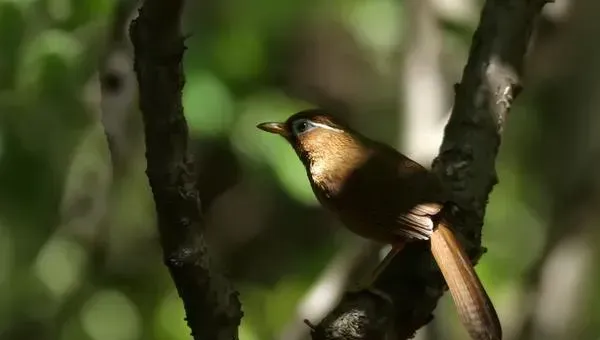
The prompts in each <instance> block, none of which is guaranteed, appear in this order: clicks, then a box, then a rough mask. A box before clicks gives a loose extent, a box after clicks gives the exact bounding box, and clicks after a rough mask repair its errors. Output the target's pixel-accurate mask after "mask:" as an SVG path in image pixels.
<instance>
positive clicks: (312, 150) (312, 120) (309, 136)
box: [257, 109, 361, 166]
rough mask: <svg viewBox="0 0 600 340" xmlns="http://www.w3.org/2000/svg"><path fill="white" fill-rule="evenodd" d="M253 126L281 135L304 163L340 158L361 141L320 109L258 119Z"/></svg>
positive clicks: (338, 159)
mask: <svg viewBox="0 0 600 340" xmlns="http://www.w3.org/2000/svg"><path fill="white" fill-rule="evenodd" d="M257 127H258V128H259V129H261V130H264V131H267V132H271V133H275V134H278V135H280V136H282V137H284V138H285V139H286V140H287V141H288V142H289V143H290V144H291V146H292V147H293V148H294V150H295V151H296V153H297V154H298V156H299V157H300V159H301V160H302V162H303V163H304V164H305V165H306V166H310V165H314V164H315V163H320V164H321V165H324V164H323V163H328V162H329V163H333V162H343V161H344V160H347V159H348V157H351V156H352V151H353V150H356V149H357V147H358V146H360V145H361V143H360V142H359V140H358V139H357V137H356V136H355V134H354V133H353V132H352V130H350V128H349V127H348V126H347V125H345V124H344V123H342V122H341V121H340V120H338V119H336V118H334V117H333V116H332V115H330V114H328V113H326V112H325V111H324V110H320V109H311V110H305V111H301V112H298V113H296V114H294V115H292V116H291V117H289V118H288V119H287V120H286V121H285V122H268V123H261V124H258V125H257ZM332 165H333V164H332Z"/></svg>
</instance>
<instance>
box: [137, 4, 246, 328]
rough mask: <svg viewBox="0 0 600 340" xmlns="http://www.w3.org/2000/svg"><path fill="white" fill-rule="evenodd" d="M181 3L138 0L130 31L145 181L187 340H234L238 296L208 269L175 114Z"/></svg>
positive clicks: (184, 141)
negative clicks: (182, 308) (180, 303)
mask: <svg viewBox="0 0 600 340" xmlns="http://www.w3.org/2000/svg"><path fill="white" fill-rule="evenodd" d="M183 3H184V1H183V0H170V1H162V0H146V1H145V2H144V4H143V6H142V8H141V9H140V11H139V16H138V18H136V19H135V20H134V21H133V22H132V24H131V27H130V32H129V33H130V37H131V41H132V43H133V46H134V69H135V72H136V75H137V81H138V85H139V90H140V99H139V104H140V109H141V111H142V115H143V120H144V128H145V134H146V159H147V170H146V173H147V175H148V179H149V181H150V186H151V188H152V193H153V195H154V201H155V204H156V212H157V219H158V228H159V233H160V241H161V245H162V249H163V254H164V261H165V264H166V265H167V267H168V268H169V271H170V273H171V277H172V279H173V281H174V283H175V286H176V288H177V291H178V293H179V296H180V297H181V298H182V300H183V303H184V306H185V311H186V315H187V318H186V319H187V323H188V326H189V327H190V329H191V331H192V336H193V337H194V339H196V340H199V339H222V340H226V339H227V340H231V339H237V338H238V331H237V329H238V326H239V324H240V320H241V316H242V313H241V305H240V302H239V300H238V293H237V292H235V291H234V290H233V289H232V288H231V286H230V284H229V283H228V282H227V281H226V280H225V279H224V278H223V277H221V276H220V275H218V274H217V273H216V272H215V271H214V270H213V269H212V267H211V265H210V261H209V257H208V254H207V246H206V242H205V239H204V232H203V230H204V229H203V228H204V224H203V221H202V211H201V204H200V200H199V198H198V191H197V189H196V185H195V184H196V177H195V175H194V172H195V171H194V165H193V164H194V163H193V161H192V157H191V156H190V155H189V153H188V128H187V124H186V121H185V118H184V115H183V108H182V104H181V90H182V88H183V85H184V82H185V80H184V75H183V70H182V68H183V67H182V58H183V53H184V51H185V46H184V39H183V37H182V36H181V29H180V20H181V11H182V8H183Z"/></svg>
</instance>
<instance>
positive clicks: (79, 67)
mask: <svg viewBox="0 0 600 340" xmlns="http://www.w3.org/2000/svg"><path fill="white" fill-rule="evenodd" d="M120 1H125V0H85V1H75V0H0V339H1V340H3V339H10V340H25V339H33V338H35V339H49V340H54V339H61V340H75V339H78V340H79V339H86V340H87V339H89V340H104V339H115V340H130V339H131V340H134V339H148V340H152V339H156V340H163V339H164V340H167V339H175V340H177V339H181V340H183V339H189V330H188V328H187V326H186V324H185V320H184V314H183V309H182V305H181V301H180V300H179V298H178V296H177V293H176V292H175V290H174V289H173V286H172V283H171V281H170V278H169V276H168V272H167V270H166V268H165V267H164V266H162V264H161V263H162V262H161V256H162V255H161V253H160V249H159V247H158V242H157V235H156V227H155V215H154V202H153V201H152V196H151V191H150V188H149V187H148V182H147V178H146V177H145V174H144V170H145V159H144V148H143V133H142V125H141V122H140V119H139V118H140V115H139V112H138V111H137V108H136V99H137V98H136V95H135V93H134V92H135V91H132V94H128V95H126V96H129V97H131V98H128V99H126V100H125V102H126V104H125V105H124V106H125V109H124V110H123V111H125V113H122V115H123V119H122V120H120V121H119V124H117V125H118V126H119V127H122V128H123V131H122V135H123V136H124V137H123V136H119V137H123V138H124V140H126V142H122V141H121V140H120V139H118V138H115V139H116V141H115V145H111V147H115V148H119V147H121V148H122V149H123V150H124V151H123V154H125V156H124V157H123V158H124V160H120V161H121V162H123V163H124V166H123V167H122V168H121V167H118V166H117V165H115V169H114V170H113V167H112V164H111V155H110V153H109V148H108V145H107V138H106V135H105V132H104V130H103V128H102V124H101V120H100V117H99V116H100V112H99V111H100V107H105V106H103V105H105V104H106V103H105V102H103V101H102V100H106V98H100V90H99V86H98V80H97V71H98V69H99V66H100V65H103V63H104V62H105V59H104V58H105V57H106V55H107V53H106V52H107V50H106V49H107V48H114V46H113V44H111V43H110V39H111V36H110V34H109V33H108V32H110V31H111V29H112V27H111V24H112V22H113V19H114V18H113V16H114V15H115V13H117V12H118V11H117V8H118V6H122V5H123V4H124V3H125V2H120ZM189 3H190V4H189V5H190V8H191V9H190V12H189V13H186V15H187V18H188V22H187V23H186V27H188V28H187V30H188V31H190V32H191V33H193V36H192V37H191V38H190V39H188V40H187V41H186V42H187V44H188V47H189V49H188V51H187V53H186V59H185V74H186V85H185V88H184V92H183V104H184V109H185V116H186V119H187V122H188V124H189V130H190V135H191V137H192V139H193V141H194V142H193V143H190V144H191V145H194V146H195V145H196V142H197V144H198V145H200V147H199V148H198V149H199V150H194V151H198V153H199V154H202V155H203V152H207V153H209V152H208V151H207V150H205V149H206V148H208V147H207V146H206V145H208V144H209V143H208V141H214V140H217V141H219V142H221V143H223V144H225V148H226V149H227V151H229V152H230V154H231V159H229V160H228V161H227V162H228V165H232V164H229V163H235V162H237V163H239V164H238V165H239V170H240V173H241V176H239V177H240V178H239V182H240V184H239V185H238V186H236V187H234V188H233V189H232V190H230V191H228V192H227V193H225V195H224V196H225V198H223V199H222V201H220V200H217V201H216V202H215V207H214V209H211V210H208V211H207V212H206V213H207V218H206V221H207V224H208V226H209V227H208V228H207V230H208V231H209V234H210V235H209V238H210V240H209V241H210V242H209V243H211V245H213V244H215V245H216V246H215V249H211V251H213V252H214V254H215V256H214V257H215V259H216V261H215V262H217V263H219V264H220V265H222V266H223V267H225V268H226V270H225V271H226V272H227V273H228V274H230V276H232V277H233V278H234V280H235V286H236V287H237V288H239V289H240V291H241V293H242V295H241V299H242V301H243V305H244V312H245V317H244V319H243V323H242V326H241V328H240V338H241V339H242V340H255V339H256V340H258V339H260V340H262V339H272V338H277V336H278V334H279V332H280V331H281V330H282V328H283V327H284V325H286V324H287V323H288V322H289V321H290V318H292V317H294V315H295V308H296V305H297V302H298V301H299V300H300V299H301V297H302V296H303V294H304V293H305V292H306V290H307V289H308V288H309V287H310V284H311V282H312V280H314V279H315V277H316V276H317V275H318V272H319V271H320V270H322V268H323V267H324V266H325V264H326V263H327V262H328V261H329V260H330V259H331V257H332V255H333V254H334V253H335V250H336V249H333V248H334V247H333V246H332V245H335V244H336V242H335V239H334V237H335V236H334V235H335V233H333V232H329V231H324V232H322V234H318V235H317V233H316V232H315V230H316V228H313V225H312V224H314V223H320V224H324V219H323V218H322V217H321V215H320V210H319V209H318V208H317V202H316V200H315V198H314V195H313V193H312V191H311V188H310V185H309V182H308V180H307V178H306V174H305V170H304V168H303V166H302V164H301V163H300V161H299V160H298V158H297V156H296V154H295V153H294V151H293V149H292V148H291V147H290V146H289V145H288V144H287V142H286V141H285V140H283V139H282V138H280V137H278V136H274V135H271V134H266V133H262V132H260V131H259V130H257V129H256V124H258V123H261V122H265V121H282V120H285V119H286V118H287V117H288V116H289V115H290V114H291V113H293V112H296V111H299V110H301V109H304V108H307V107H311V106H314V105H315V103H309V102H306V101H305V100H301V99H298V98H295V97H294V94H293V93H292V92H293V91H292V92H290V91H287V92H286V91H284V90H283V89H282V87H283V86H280V85H284V84H281V82H285V81H282V79H286V77H290V73H294V72H293V71H294V70H296V68H298V67H299V66H298V65H304V64H302V62H301V61H302V60H303V59H302V58H301V56H299V55H297V54H294V53H290V55H288V54H287V53H282V51H285V52H287V51H296V49H295V48H297V45H299V44H302V43H303V41H304V40H306V38H307V37H308V38H311V39H314V40H316V38H317V37H318V38H321V37H323V36H325V35H326V33H331V32H330V31H327V32H323V31H315V28H319V27H320V26H319V23H321V22H333V23H335V25H331V26H327V25H324V26H323V27H324V28H326V29H327V30H335V29H339V30H343V31H344V32H346V33H348V34H349V35H350V36H351V37H352V39H353V40H354V43H355V44H356V46H355V47H356V49H355V50H353V51H352V53H357V54H360V56H352V57H356V59H360V60H363V59H364V60H366V61H367V63H368V64H369V65H375V67H373V68H374V69H375V70H376V72H375V73H376V74H377V76H378V77H381V80H380V81H379V82H378V83H377V84H375V86H374V87H373V88H369V87H368V86H364V88H365V90H364V92H365V93H361V96H364V97H365V98H369V99H368V100H367V101H371V102H375V103H371V102H369V105H371V104H372V105H373V106H377V105H381V107H390V106H393V105H396V104H395V103H394V104H393V105H390V104H389V103H387V102H386V103H379V102H376V101H377V100H379V99H380V95H381V94H380V93H378V92H379V90H378V89H381V88H384V87H389V85H388V84H393V83H395V82H396V77H397V73H398V72H397V69H398V67H397V65H396V64H399V63H400V59H399V58H398V54H399V52H398V51H399V50H401V49H400V48H399V47H401V45H402V44H403V43H404V42H405V37H406V35H407V34H409V33H410V32H408V30H407V29H406V27H405V25H404V24H405V18H406V15H409V14H408V13H407V9H406V8H405V3H404V2H403V1H393V0H352V1H345V0H340V1H333V2H330V1H315V0H313V1H300V0H294V1H276V0H258V1H253V2H248V1H242V0H232V1H224V2H220V1H216V2H215V1H213V2H209V3H210V6H207V7H211V6H212V7H214V8H211V9H210V12H208V13H206V12H203V11H204V10H205V9H204V7H202V6H198V5H197V4H195V3H193V2H191V1H190V2H189ZM197 7H202V8H200V9H198V8H197ZM120 28H122V29H123V31H124V30H125V29H126V27H119V29H120ZM324 28H320V29H321V30H322V29H324ZM440 28H441V29H443V31H444V34H443V36H444V44H445V47H444V48H445V50H449V51H450V53H448V54H449V55H452V56H454V57H456V56H457V55H458V56H461V57H460V58H458V59H457V60H459V59H460V60H459V61H455V60H450V61H447V60H445V61H444V62H447V64H448V65H450V66H448V65H446V66H447V67H449V68H452V69H451V70H450V71H449V73H453V74H454V73H456V74H457V73H459V72H460V70H461V69H462V65H463V64H464V60H463V59H464V58H463V57H464V56H466V51H467V48H468V44H469V43H470V39H471V34H472V29H473V28H472V23H461V22H443V23H441V25H440ZM117 31H118V29H117ZM307 32H309V33H307ZM310 34H312V35H310ZM333 36H335V35H333ZM112 43H114V42H112ZM321 44H322V45H327V46H320V49H321V50H319V51H317V52H319V53H323V51H322V50H327V49H331V50H334V49H343V48H344V45H343V44H340V46H334V45H336V44H335V43H334V42H331V41H329V40H328V41H326V43H322V42H321ZM114 45H116V46H120V45H119V44H114ZM302 46H304V45H302ZM312 52H314V51H312V50H311V53H312ZM317 52H314V53H317ZM298 53H299V52H298ZM346 53H350V52H346V51H342V52H340V53H339V56H342V57H341V59H343V60H340V64H342V63H343V62H344V61H346V60H345V58H346ZM300 54H301V53H300ZM319 56H321V55H319ZM308 59H310V58H308ZM315 59H318V58H315ZM299 60H300V61H299ZM304 62H305V63H307V62H306V61H304ZM312 62H313V63H315V64H319V63H321V62H324V63H325V62H326V61H323V60H316V61H312ZM327 65H329V68H326V69H321V68H319V67H315V69H319V70H321V71H322V72H323V73H324V74H319V75H317V77H315V79H318V80H319V81H320V82H319V81H316V82H317V83H319V85H320V86H322V87H327V86H329V85H331V84H330V83H328V81H329V80H331V79H333V78H336V77H338V78H340V79H342V80H339V79H334V80H335V81H336V83H335V85H331V87H332V88H334V89H335V90H332V91H331V92H332V93H333V95H332V96H333V97H336V96H337V97H340V98H341V99H342V101H346V102H352V103H353V104H356V105H366V104H364V103H358V104H357V102H358V100H357V99H356V98H351V97H353V96H355V93H353V92H351V91H349V92H350V93H351V94H350V95H348V94H347V92H345V91H346V90H347V89H346V86H347V85H349V84H346V83H344V82H345V79H353V78H346V77H345V76H346V75H347V74H345V73H344V72H346V73H347V72H355V71H356V74H364V73H365V72H364V70H355V69H351V70H349V71H348V70H347V69H345V68H341V70H342V71H340V70H334V69H335V68H336V67H337V66H338V65H337V63H333V64H331V63H330V64H327ZM352 65H354V64H352ZM309 69H310V68H309ZM330 71H331V73H329V72H330ZM361 72H362V73H361ZM329 78H331V79H329ZM132 79H133V78H131V79H130V80H131V81H134V80H132ZM323 79H326V80H327V81H325V80H323ZM452 80H453V81H454V80H457V79H452ZM359 81H363V79H359ZM323 83H325V84H326V85H323ZM332 83H334V81H332ZM303 85H304V86H305V87H310V86H312V84H308V85H307V84H303ZM119 86H121V87H120V89H122V88H125V87H126V86H127V83H126V81H123V82H122V83H119ZM449 86H450V85H449ZM317 87H318V86H317ZM348 87H351V86H348ZM361 88H363V87H361ZM286 90H287V88H286ZM394 91H395V90H394ZM117 92H118V91H117ZM390 92H392V91H390ZM337 97H336V98H337ZM373 98H374V99H373ZM354 100H356V101H357V102H353V101H354ZM394 100H395V98H394ZM127 105H129V106H127ZM116 106H118V105H116ZM539 107H540V103H539V102H538V101H536V100H533V99H531V98H530V100H529V101H526V102H525V104H524V105H522V106H520V107H518V108H517V110H516V111H513V112H515V113H514V117H513V116H511V123H510V124H509V126H510V127H509V129H508V132H507V135H506V136H505V140H504V142H503V146H502V153H501V157H500V158H499V160H498V170H499V171H498V172H499V177H500V184H499V185H497V186H496V187H495V190H494V192H493V194H492V196H491V199H490V204H489V206H488V211H487V215H486V227H485V229H484V235H483V240H484V245H485V246H486V247H488V250H489V251H488V254H486V255H485V256H484V257H483V259H482V260H481V262H480V265H479V266H478V267H477V270H478V272H479V274H480V275H481V278H482V280H483V281H484V282H485V283H486V287H488V291H489V292H490V294H491V295H492V297H493V298H494V300H501V301H502V302H501V303H500V305H501V306H503V305H507V304H508V303H504V301H505V300H508V298H506V299H504V297H505V296H509V295H511V294H512V296H515V295H518V293H519V292H520V289H521V288H520V287H521V284H522V283H523V282H522V281H524V279H523V277H524V276H526V275H527V274H528V273H529V272H530V270H531V268H532V266H534V264H535V263H536V261H537V260H538V259H539V256H540V253H541V252H542V249H543V247H544V245H545V242H546V241H547V240H548V238H549V237H550V235H547V230H546V228H547V224H548V221H547V220H546V219H547V218H548V217H547V216H546V215H545V213H544V212H546V211H547V210H549V209H548V206H550V204H551V201H552V198H550V197H548V195H545V194H544V193H546V192H548V191H547V187H545V186H547V185H548V184H547V183H545V181H544V178H541V176H538V175H537V174H536V172H535V171H533V170H531V169H533V168H534V166H535V164H532V163H535V161H532V159H533V158H534V157H530V156H531V150H537V149H538V148H540V147H541V146H539V145H537V144H536V143H537V142H536V141H537V139H539V138H540V135H541V133H540V130H541V129H540V128H539V126H541V125H543V124H544V122H545V120H544V117H543V115H539V114H538V115H536V114H535V113H537V112H538V111H539ZM109 111H110V110H109ZM114 111H118V110H114ZM109 113H111V112H109ZM366 120H369V124H370V125H373V126H374V128H373V131H375V132H376V133H374V135H376V136H377V135H378V134H377V132H380V134H381V133H387V132H388V131H391V130H393V127H390V124H389V123H388V122H387V121H385V120H383V119H371V118H370V117H367V118H362V121H363V122H364V121H366ZM119 143H121V144H119ZM123 144H125V147H123ZM209 151H210V150H209ZM528 152H529V153H528ZM222 153H224V152H221V151H219V152H218V154H219V155H221V154H222ZM524 158H526V159H524ZM535 159H536V160H537V158H535ZM112 161H115V160H114V159H112ZM118 161H119V160H116V161H115V164H117V163H118ZM234 161H235V162H234ZM528 161H529V162H531V163H527V162H528ZM524 164H525V165H524ZM209 165H212V164H209ZM200 166H206V164H200ZM232 166H233V165H232ZM536 170H537V169H536ZM216 172H217V173H219V174H220V172H221V169H217V171H216ZM219 174H217V175H215V178H214V180H215V181H218V180H219V179H220V178H219ZM211 179H212V178H211ZM532 202H533V203H532ZM223 205H225V206H227V209H223V208H222V206H223ZM532 206H533V207H535V209H534V208H532ZM223 210H226V212H225V213H223ZM540 211H541V212H540ZM211 226H214V228H211ZM322 229H326V228H322ZM303 233H311V234H310V235H309V236H306V237H298V235H302V234H303ZM290 235H295V237H290ZM313 238H317V240H315V239H313ZM265 240H266V241H265ZM261 242H262V243H261ZM256 244H259V245H263V244H268V245H269V246H268V247H261V246H256ZM256 248H260V249H258V250H256ZM289 249H304V250H303V251H297V252H296V253H294V254H293V258H285V261H284V260H283V259H280V258H279V257H280V256H281V257H284V256H287V254H289V253H290V252H291V251H289ZM286 251H287V252H286ZM264 254H267V255H266V256H264ZM258 255H262V256H258ZM595 256H596V257H598V256H599V255H598V254H595ZM256 258H267V260H266V261H265V260H263V261H262V262H261V261H260V260H256ZM275 260H281V262H285V263H286V265H285V266H282V268H279V267H278V266H277V265H275V264H273V263H275V262H276V261H275ZM269 261H274V262H273V263H272V262H269ZM221 262H222V263H221ZM277 263H279V262H277ZM228 265H230V266H228ZM248 266H251V267H252V268H253V269H255V271H256V272H260V273H261V274H262V273H263V272H264V273H265V274H264V278H263V277H261V278H256V277H244V276H242V275H240V274H239V272H240V270H239V269H236V267H248ZM289 273H293V275H290V274H289ZM597 276H598V273H595V277H593V278H592V279H590V280H591V281H593V282H598V280H599V279H598V277H597ZM590 301H591V302H590V305H589V306H588V307H589V311H588V312H587V315H589V316H590V320H594V322H590V325H589V326H588V331H587V332H588V333H593V332H594V331H597V325H598V322H595V321H598V320H600V319H599V315H600V312H598V310H599V309H598V308H599V307H598V306H600V302H599V301H600V294H599V293H598V290H597V289H595V290H592V291H591V293H590ZM443 308H446V307H443ZM448 313H452V311H451V309H448ZM448 320H449V323H451V325H449V326H448V325H447V326H448V328H449V329H453V327H454V328H457V326H456V325H457V321H456V320H455V319H452V318H451V317H450V318H449V319H448ZM32 325H33V326H32ZM457 332H459V333H460V331H457ZM453 334H454V333H453ZM596 334H597V333H596ZM460 335H462V336H464V334H462V333H461V334H460ZM457 338H460V336H458V335H457ZM588 338H592V336H591V335H590V336H589V337H588Z"/></svg>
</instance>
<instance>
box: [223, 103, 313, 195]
mask: <svg viewBox="0 0 600 340" xmlns="http://www.w3.org/2000/svg"><path fill="white" fill-rule="evenodd" d="M240 105H241V111H242V112H241V115H240V119H239V120H238V121H237V124H236V126H235V128H234V130H233V131H232V134H231V139H232V143H233V145H234V146H235V147H236V149H237V150H238V151H239V152H240V153H241V154H242V155H244V156H245V157H247V158H248V159H250V160H253V161H255V162H265V163H266V164H267V165H269V166H270V167H271V168H272V169H273V171H274V172H275V175H276V177H277V179H278V180H279V183H280V184H281V185H282V187H283V188H284V189H285V190H286V191H287V192H288V194H289V195H290V196H291V197H293V198H294V199H297V200H298V201H300V202H302V203H304V204H315V203H316V199H315V198H314V195H313V193H312V189H311V188H310V185H309V182H308V178H307V177H306V170H305V169H304V167H303V165H302V163H301V162H300V160H299V159H298V156H296V153H295V152H294V150H293V149H292V147H291V146H290V145H289V144H288V143H287V142H286V141H285V140H284V139H283V138H281V137H279V136H276V135H273V134H269V133H266V132H264V131H261V130H259V129H258V128H256V125H257V124H259V123H263V122H268V121H285V120H286V119H287V118H288V117H289V116H291V115H292V114H293V113H295V112H297V111H300V110H302V109H305V108H306V107H307V105H306V104H305V103H302V102H299V101H296V100H292V99H290V98H288V97H287V96H285V95H283V94H282V93H280V92H278V91H265V92H263V93H257V94H255V95H252V96H250V97H248V98H246V99H245V100H244V101H243V102H242V103H241V104H240Z"/></svg>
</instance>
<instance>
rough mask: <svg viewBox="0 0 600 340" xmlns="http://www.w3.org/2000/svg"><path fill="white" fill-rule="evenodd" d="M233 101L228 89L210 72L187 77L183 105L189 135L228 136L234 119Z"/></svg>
mask: <svg viewBox="0 0 600 340" xmlns="http://www.w3.org/2000/svg"><path fill="white" fill-rule="evenodd" d="M234 105H235V103H234V98H233V95H232V94H231V93H230V92H229V89H228V88H227V86H226V85H225V84H224V83H223V82H222V81H221V80H220V79H219V78H217V77H215V76H214V75H212V74H211V73H209V72H207V71H204V72H202V71H193V72H190V74H188V75H187V80H186V86H185V88H184V91H183V106H184V108H185V115H186V119H187V122H188V125H189V128H190V133H192V134H196V135H209V136H210V135H227V134H228V133H229V130H230V127H231V125H232V123H233V120H234Z"/></svg>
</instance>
